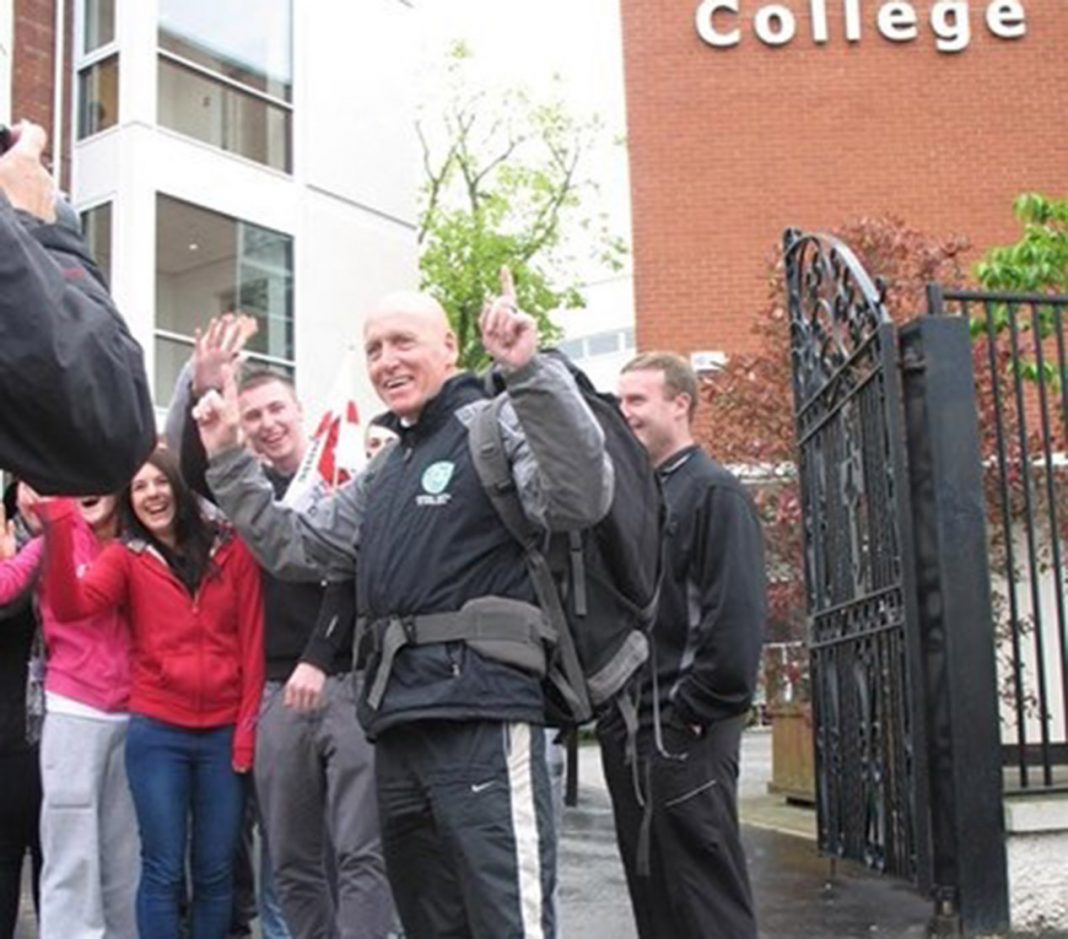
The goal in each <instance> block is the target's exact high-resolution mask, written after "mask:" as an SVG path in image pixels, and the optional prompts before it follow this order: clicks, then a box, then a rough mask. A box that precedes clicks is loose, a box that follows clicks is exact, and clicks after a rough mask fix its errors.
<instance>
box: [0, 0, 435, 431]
mask: <svg viewBox="0 0 1068 939" xmlns="http://www.w3.org/2000/svg"><path fill="white" fill-rule="evenodd" d="M414 17H415V13H414V11H413V9H412V8H411V6H410V4H409V3H407V2H404V0H358V2H354V0H257V2H256V3H255V4H250V3H248V2H247V0H76V2H75V6H74V29H73V36H72V37H71V41H72V49H71V51H72V59H73V68H74V80H73V82H72V85H71V88H72V91H71V97H72V99H73V100H72V101H71V102H70V107H69V108H68V109H66V114H67V115H68V119H69V120H71V121H72V125H71V131H72V137H73V140H74V144H73V158H72V186H71V189H72V193H71V197H72V200H73V202H74V204H75V206H76V207H77V208H78V209H79V210H80V211H81V212H82V213H83V220H84V223H85V228H86V232H87V236H88V238H89V240H90V243H91V245H92V247H93V249H94V251H95V252H96V254H97V257H98V260H99V261H100V262H101V265H102V266H103V267H104V268H105V271H106V273H107V274H108V276H109V278H110V281H111V287H112V292H113V294H114V296H115V298H116V301H117V303H118V305H119V308H120V309H121V310H122V312H123V314H124V315H125V317H126V319H127V321H128V322H129V323H130V326H131V328H132V330H133V332H134V334H135V335H136V336H137V338H138V339H139V340H140V341H141V343H142V344H143V346H144V348H145V353H146V360H147V365H148V370H149V375H150V377H151V379H152V384H153V389H154V393H155V399H156V403H157V405H158V406H159V407H161V408H163V407H166V405H167V403H168V401H169V400H170V396H171V391H172V388H173V383H174V378H175V376H176V374H177V372H178V370H179V368H180V367H181V365H182V363H183V362H184V361H185V360H186V359H187V358H188V356H189V354H190V352H191V349H192V337H193V333H194V330H195V329H196V328H197V327H198V326H201V325H203V324H205V323H206V322H207V321H208V320H209V319H210V318H211V317H212V316H215V315H217V314H219V313H223V312H226V311H228V310H242V311H244V312H246V313H250V314H252V315H254V316H255V317H256V318H257V319H258V321H259V327H260V328H259V333H258V334H257V336H256V337H255V338H254V339H253V341H252V343H251V347H252V352H253V357H254V359H257V360H259V361H260V362H262V363H263V364H264V365H267V366H270V367H272V368H276V369H279V370H282V371H284V372H287V373H289V374H293V375H294V376H295V379H296V383H297V388H298V392H299V394H300V395H301V397H302V398H303V400H304V401H305V403H306V405H308V406H309V410H310V413H311V415H312V416H314V414H315V413H316V410H317V408H318V406H319V405H321V404H323V403H324V398H325V396H326V395H327V393H328V392H329V390H330V387H331V385H332V383H333V380H334V377H335V374H336V373H337V372H338V370H339V369H340V368H341V366H342V362H343V360H344V359H345V355H346V352H347V350H349V349H350V348H353V347H356V348H358V347H359V337H360V330H361V313H362V312H363V311H364V310H366V309H367V308H368V306H369V304H370V303H371V302H373V300H374V299H375V298H376V297H378V296H380V295H381V294H382V293H384V292H386V291H389V290H395V289H399V288H407V287H412V286H414V285H415V283H416V281H417V252H416V245H415V238H414V230H415V212H416V208H415V197H416V187H417V184H418V167H417V147H416V142H415V137H414V130H413V118H414V106H415V100H414V98H415V92H414V88H413V84H414V83H413V82H412V81H411V74H412V67H413V65H414V62H413V61H412V57H413V55H414V52H413V49H414V44H413V43H412V41H411V36H410V34H411V32H412V30H413V29H414V23H413V22H412V21H413V20H414ZM2 42H3V32H2V25H0V44H2ZM352 371H353V375H352V381H353V385H352V388H351V390H352V391H353V392H354V393H355V395H356V398H357V400H358V402H359V404H360V410H361V415H362V416H363V417H365V418H366V417H368V416H370V413H373V412H374V411H375V410H376V408H377V402H376V401H375V399H374V396H373V393H372V392H371V391H370V388H369V385H368V384H367V379H366V374H365V371H364V369H363V368H362V367H360V368H356V369H353V370H352Z"/></svg>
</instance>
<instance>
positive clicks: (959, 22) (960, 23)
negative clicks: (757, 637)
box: [931, 0, 972, 52]
mask: <svg viewBox="0 0 1068 939" xmlns="http://www.w3.org/2000/svg"><path fill="white" fill-rule="evenodd" d="M931 29H933V30H934V34H935V36H936V37H937V38H936V39H935V46H936V47H937V49H938V51H939V52H960V51H961V49H966V48H967V46H968V43H969V42H970V41H971V38H972V29H971V23H969V22H968V4H967V3H965V2H964V0H939V2H938V3H936V4H935V5H934V6H933V7H931Z"/></svg>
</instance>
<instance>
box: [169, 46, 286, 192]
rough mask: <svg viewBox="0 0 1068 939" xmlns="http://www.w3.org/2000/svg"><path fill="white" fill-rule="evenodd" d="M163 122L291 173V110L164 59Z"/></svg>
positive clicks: (205, 140) (222, 147)
mask: <svg viewBox="0 0 1068 939" xmlns="http://www.w3.org/2000/svg"><path fill="white" fill-rule="evenodd" d="M159 122H160V124H162V125H163V126H164V127H170V128H171V129H172V130H177V131H180V132H181V133H183V134H188V135H189V136H190V137H196V138H197V139H198V140H203V141H204V142H205V143H210V144H213V145H214V146H216V147H219V148H220V149H222V150H229V151H231V152H233V153H239V154H241V155H242V156H244V157H248V158H249V159H250V160H256V161H257V162H259V163H265V164H267V165H268V166H273V167H274V168H275V169H279V170H283V171H285V172H287V173H288V172H289V168H290V166H289V123H290V114H289V111H288V110H286V109H285V108H281V107H278V106H276V105H271V104H268V103H267V102H266V101H264V100H262V99H261V98H257V97H256V96H255V95H251V94H246V93H245V92H242V91H238V90H237V89H236V88H231V87H230V86H228V85H224V84H223V83H222V82H217V81H214V80H212V79H211V78H208V77H207V76H205V75H201V74H200V73H198V72H195V71H193V70H192V69H188V68H184V67H183V66H181V65H178V64H176V63H175V62H172V61H170V60H169V59H165V58H163V57H160V60H159Z"/></svg>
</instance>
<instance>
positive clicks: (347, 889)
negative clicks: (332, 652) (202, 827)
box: [255, 674, 394, 939]
mask: <svg viewBox="0 0 1068 939" xmlns="http://www.w3.org/2000/svg"><path fill="white" fill-rule="evenodd" d="M283 687H284V686H283V683H282V682H277V681H271V682H268V683H267V687H266V688H265V689H264V695H263V706H262V708H261V711H260V723H259V730H258V731H257V738H256V766H255V774H256V797H257V799H258V800H259V805H260V818H261V820H262V823H263V825H264V828H265V829H266V831H267V846H268V850H269V851H270V855H271V865H272V867H273V868H274V878H275V887H276V890H277V893H278V900H279V903H280V904H281V906H282V913H283V915H284V916H285V920H286V925H287V926H288V927H289V931H290V932H291V933H292V935H293V939H323V937H334V936H337V937H340V939H385V937H386V936H388V935H389V931H390V928H391V927H392V925H393V921H394V912H393V900H392V897H391V895H390V892H389V882H388V881H387V879H386V867H385V862H384V861H383V859H382V844H381V838H380V835H379V829H378V806H377V804H376V802H375V790H374V748H373V747H372V746H371V744H369V743H368V742H367V739H366V737H364V734H363V730H362V729H361V728H360V726H359V724H358V723H357V722H356V706H355V702H354V696H353V685H352V676H351V675H348V674H346V675H335V676H330V677H329V678H327V680H326V687H325V689H324V704H323V707H322V708H321V709H320V710H318V711H316V712H314V713H311V714H301V713H298V712H296V711H293V710H291V709H290V708H287V707H286V706H285V705H284V704H283V702H282V689H283ZM328 850H329V851H332V854H333V864H324V852H325V851H328ZM335 876H336V882H335V883H334V884H332V883H331V882H330V878H331V877H335ZM333 888H336V889H333ZM334 897H336V898H337V899H336V904H335V900H334Z"/></svg>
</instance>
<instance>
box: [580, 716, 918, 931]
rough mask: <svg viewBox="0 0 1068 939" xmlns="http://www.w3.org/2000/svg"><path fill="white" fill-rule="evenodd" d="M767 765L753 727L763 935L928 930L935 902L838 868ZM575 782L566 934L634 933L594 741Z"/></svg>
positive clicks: (811, 820) (752, 859)
mask: <svg viewBox="0 0 1068 939" xmlns="http://www.w3.org/2000/svg"><path fill="white" fill-rule="evenodd" d="M770 771H771V741H770V735H769V734H768V733H766V732H762V731H757V732H755V733H747V734H746V736H745V738H744V740H743V755H742V779H741V785H740V787H739V808H740V812H741V816H742V820H743V838H744V842H745V847H746V854H747V856H748V858H749V870H750V876H751V878H752V881H753V891H754V895H755V899H756V903H757V913H758V919H759V923H760V935H761V936H762V937H767V939H795V937H796V939H822V937H839V936H840V937H850V939H853V937H867V939H873V937H885V939H913V937H916V939H918V937H922V936H924V934H925V927H926V922H927V919H928V917H929V915H930V904H929V903H928V902H927V901H925V900H924V899H923V898H922V897H920V896H919V895H918V894H917V893H915V892H914V891H913V890H911V889H909V888H907V887H905V886H903V885H901V884H900V883H898V882H895V881H890V880H885V879H882V878H879V877H876V876H874V875H872V874H870V873H868V872H867V871H865V870H863V869H858V868H856V867H854V866H853V865H846V864H843V863H839V864H838V865H837V870H836V872H835V873H834V875H833V876H832V871H831V865H830V863H829V862H828V860H827V859H826V858H821V857H820V856H819V855H818V854H817V852H816V843H815V813H814V812H813V811H812V810H811V809H807V808H797V807H793V806H787V805H785V804H784V803H783V801H782V799H781V798H780V797H772V796H768V795H767V781H768V779H769V777H770ZM579 781H580V789H579V804H578V806H577V807H576V808H574V809H567V810H566V811H565V815H564V827H563V833H562V837H561V843H560V865H561V866H560V880H561V925H562V930H561V936H562V937H564V939H573V937H581V939H634V937H635V936H636V933H635V930H634V926H633V923H632V920H631V917H630V909H629V905H628V900H627V892H626V885H625V882H624V878H623V868H622V866H621V865H620V862H619V855H618V853H617V851H616V845H615V836H614V834H613V831H612V815H611V807H610V804H609V801H608V794H607V792H606V791H605V789H604V784H603V781H602V779H601V773H600V766H599V761H598V758H597V752H596V748H595V747H584V748H583V750H582V753H581V764H580V773H579ZM665 939H671V937H665Z"/></svg>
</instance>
